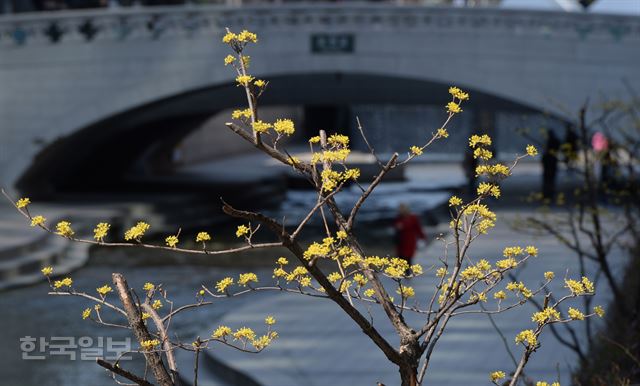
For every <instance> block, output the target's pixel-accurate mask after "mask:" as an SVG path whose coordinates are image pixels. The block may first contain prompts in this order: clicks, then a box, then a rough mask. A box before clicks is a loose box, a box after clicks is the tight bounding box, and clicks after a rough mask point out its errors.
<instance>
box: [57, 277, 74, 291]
mask: <svg viewBox="0 0 640 386" xmlns="http://www.w3.org/2000/svg"><path fill="white" fill-rule="evenodd" d="M72 284H73V280H71V278H69V277H65V278H64V279H62V280H56V281H54V282H53V288H55V289H58V288H62V287H71V285H72Z"/></svg>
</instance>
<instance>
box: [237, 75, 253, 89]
mask: <svg viewBox="0 0 640 386" xmlns="http://www.w3.org/2000/svg"><path fill="white" fill-rule="evenodd" d="M254 79H255V78H254V77H253V76H251V75H238V76H237V77H236V82H238V86H244V87H249V83H251V82H253V80H254Z"/></svg>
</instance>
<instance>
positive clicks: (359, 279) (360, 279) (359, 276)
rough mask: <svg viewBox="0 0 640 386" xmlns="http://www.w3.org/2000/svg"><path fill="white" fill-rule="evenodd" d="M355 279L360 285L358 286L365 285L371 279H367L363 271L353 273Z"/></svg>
mask: <svg viewBox="0 0 640 386" xmlns="http://www.w3.org/2000/svg"><path fill="white" fill-rule="evenodd" d="M353 281H354V282H355V283H356V284H357V285H358V287H364V286H365V285H367V283H368V282H369V280H367V278H366V277H364V275H363V274H361V273H357V274H355V275H353Z"/></svg>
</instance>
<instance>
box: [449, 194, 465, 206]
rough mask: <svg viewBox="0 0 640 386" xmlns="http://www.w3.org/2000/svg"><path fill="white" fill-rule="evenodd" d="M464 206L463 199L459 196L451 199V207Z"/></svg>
mask: <svg viewBox="0 0 640 386" xmlns="http://www.w3.org/2000/svg"><path fill="white" fill-rule="evenodd" d="M461 204H462V199H460V197H458V196H451V198H450V199H449V206H458V205H461Z"/></svg>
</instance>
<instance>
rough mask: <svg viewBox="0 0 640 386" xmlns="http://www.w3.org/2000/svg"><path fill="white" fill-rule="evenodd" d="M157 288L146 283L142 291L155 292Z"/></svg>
mask: <svg viewBox="0 0 640 386" xmlns="http://www.w3.org/2000/svg"><path fill="white" fill-rule="evenodd" d="M155 288H156V286H155V285H153V283H149V282H146V283H144V285H143V286H142V289H143V290H145V291H153V290H154V289H155Z"/></svg>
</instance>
